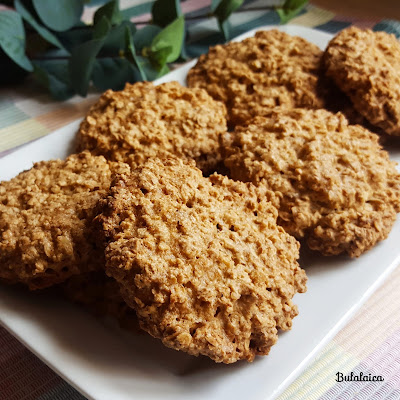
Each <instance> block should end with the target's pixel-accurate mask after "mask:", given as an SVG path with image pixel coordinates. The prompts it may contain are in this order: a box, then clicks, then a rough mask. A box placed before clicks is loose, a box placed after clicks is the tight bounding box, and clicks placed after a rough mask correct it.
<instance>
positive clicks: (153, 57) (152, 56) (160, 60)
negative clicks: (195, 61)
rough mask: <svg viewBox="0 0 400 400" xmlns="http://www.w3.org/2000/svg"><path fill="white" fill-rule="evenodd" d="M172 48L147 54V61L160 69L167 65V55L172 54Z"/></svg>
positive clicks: (168, 47) (163, 48)
mask: <svg viewBox="0 0 400 400" xmlns="http://www.w3.org/2000/svg"><path fill="white" fill-rule="evenodd" d="M172 50H173V49H172V46H167V47H162V48H161V49H160V50H157V51H154V52H153V51H151V52H150V53H149V60H150V61H151V62H152V63H153V64H155V65H156V66H158V67H160V68H162V67H163V66H164V65H165V64H167V60H168V57H169V55H170V54H171V53H172Z"/></svg>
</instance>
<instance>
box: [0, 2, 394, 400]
mask: <svg viewBox="0 0 400 400" xmlns="http://www.w3.org/2000/svg"><path fill="white" fill-rule="evenodd" d="M209 3H210V1H209V0H187V1H185V2H184V3H182V6H183V11H184V12H185V13H190V14H191V15H192V16H198V15H199V14H201V13H202V12H203V13H205V12H204V11H205V10H206V7H208V5H209ZM266 3H268V4H270V2H266V1H265V0H262V1H261V0H247V1H245V5H244V7H243V11H241V12H237V13H235V15H234V16H233V17H232V25H233V28H234V32H235V33H236V34H237V35H239V34H240V33H243V32H245V31H247V30H250V29H252V28H256V27H257V26H262V25H269V24H276V23H277V22H278V20H277V16H276V13H275V12H274V11H272V10H271V9H268V7H266ZM151 4H152V1H150V2H144V1H143V0H121V2H120V5H121V8H123V9H124V10H126V11H127V12H130V11H132V13H136V14H137V12H138V11H140V15H139V16H136V17H134V18H133V19H132V20H133V21H134V22H136V23H138V24H139V25H141V24H142V23H143V22H144V21H147V20H148V19H149V10H150V8H151ZM325 4H328V3H327V2H325ZM393 4H394V3H393ZM93 11H94V9H93V8H88V9H87V10H86V11H85V14H84V18H85V20H87V21H90V20H91V17H92V15H93ZM397 11H398V12H400V6H399V9H398V10H397ZM360 15H365V12H363V13H362V14H361V13H360ZM376 15H379V16H380V15H381V14H380V13H378V14H376ZM383 15H384V14H383ZM290 23H292V24H297V25H303V26H307V27H312V28H317V29H321V30H323V31H326V32H329V33H336V32H338V31H339V30H341V29H343V28H345V27H347V26H350V25H352V24H354V25H357V26H359V27H365V28H373V29H379V30H386V31H388V32H394V33H398V34H400V24H399V23H397V22H396V21H392V20H382V19H380V18H379V19H377V18H365V17H357V16H354V14H352V15H351V16H350V17H349V16H343V15H335V14H334V13H332V12H331V11H328V10H325V9H321V8H318V7H316V6H313V5H309V6H307V8H306V10H305V11H304V12H303V13H302V14H301V15H299V16H297V17H296V18H294V19H293V20H292V21H290ZM189 29H190V30H191V33H192V34H191V38H192V39H191V49H192V52H193V54H201V53H202V52H205V51H207V48H208V46H209V45H211V44H214V42H213V41H215V40H216V37H218V35H216V34H215V33H216V31H217V27H216V24H215V22H214V21H211V20H208V19H204V20H202V19H198V18H194V19H193V20H191V22H190V26H189ZM205 31H206V32H208V33H207V35H206V36H204V32H205ZM202 32H203V33H202ZM97 97H98V94H96V93H92V94H90V95H89V96H88V97H87V98H84V99H82V98H79V97H74V98H72V99H70V100H68V101H66V102H63V103H59V102H55V101H54V100H52V99H51V98H50V97H49V96H48V95H47V94H46V93H44V92H43V91H42V90H41V89H40V88H38V87H37V86H36V85H35V84H34V83H33V82H29V81H28V82H26V83H24V85H23V86H22V85H21V86H17V87H12V88H11V87H10V88H2V89H0V156H4V155H5V154H8V153H11V152H12V151H15V150H16V149H17V148H19V147H20V146H23V145H24V144H25V143H28V142H30V141H32V140H35V139H37V138H39V137H41V136H44V135H46V134H48V133H50V132H52V131H54V130H55V129H58V128H60V127H62V126H64V125H66V124H68V123H69V122H71V121H73V120H75V119H77V118H80V117H82V116H83V115H84V114H85V112H86V111H87V110H88V108H89V107H90V105H91V104H93V102H94V101H95V100H96V99H97ZM399 287H400V266H399V267H398V268H397V269H396V270H395V271H394V272H393V273H392V274H391V275H390V276H389V278H388V279H387V280H386V281H385V283H384V284H383V285H382V286H381V287H380V288H379V289H378V290H377V291H376V292H375V293H374V294H373V295H372V297H371V298H370V299H369V300H368V301H367V302H366V303H365V304H364V306H363V307H362V308H361V309H360V310H359V311H358V312H357V314H356V315H355V316H354V317H353V318H352V319H351V320H350V322H349V323H348V324H347V325H346V326H345V327H344V328H343V329H342V330H341V331H340V332H339V333H338V334H337V335H336V336H335V337H334V338H333V339H332V340H331V341H330V342H329V343H328V344H327V345H326V346H325V348H324V349H323V350H322V351H321V352H320V353H319V354H318V355H317V357H316V358H315V359H314V361H313V362H312V363H311V365H310V366H309V367H308V368H307V369H306V370H305V371H304V372H303V373H302V375H301V376H300V377H299V378H298V379H296V380H295V381H294V382H293V383H292V384H291V385H290V387H289V388H288V389H287V390H286V391H285V392H284V393H283V394H282V395H281V396H280V397H279V400H289V399H290V400H292V399H293V400H300V399H304V400H313V399H329V400H330V399H337V400H339V399H388V400H389V399H390V400H394V399H400V291H399V289H398V288H399ZM338 371H340V372H342V373H344V374H345V375H347V374H350V373H351V372H353V373H354V374H355V375H359V374H360V372H362V373H363V374H364V375H368V374H371V375H381V376H383V377H384V382H336V380H335V379H336V373H337V372H338ZM20 399H24V400H38V399H40V400H45V399H59V400H61V399H72V400H81V399H84V397H83V396H82V395H80V394H79V393H78V392H77V391H76V390H75V389H73V388H72V387H71V386H70V385H69V384H68V383H66V382H65V381H63V380H62V379H61V378H60V377H59V376H58V375H56V374H55V373H54V372H53V371H52V370H50V369H49V368H48V367H47V366H46V365H45V364H43V363H42V362H41V361H40V360H39V359H38V358H37V357H36V356H34V355H33V354H32V353H31V352H30V351H29V350H28V349H26V348H25V347H24V346H23V345H22V344H20V343H19V342H18V341H17V340H16V339H15V338H14V337H12V336H11V335H10V334H9V333H8V332H7V331H6V330H5V329H4V328H2V327H0V400H20Z"/></svg>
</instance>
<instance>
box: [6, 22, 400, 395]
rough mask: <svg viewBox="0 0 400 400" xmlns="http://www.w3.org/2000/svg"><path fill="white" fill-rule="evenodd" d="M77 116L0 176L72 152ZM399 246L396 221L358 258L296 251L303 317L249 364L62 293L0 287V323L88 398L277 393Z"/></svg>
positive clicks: (13, 157) (389, 266) (369, 289)
mask: <svg viewBox="0 0 400 400" xmlns="http://www.w3.org/2000/svg"><path fill="white" fill-rule="evenodd" d="M271 28H273V27H265V28H260V29H271ZM260 29H257V30H260ZM278 29H281V30H283V31H285V32H287V33H289V34H291V35H298V36H301V37H304V38H305V39H307V40H309V41H311V42H313V43H315V44H317V45H318V46H320V47H321V48H322V49H323V48H325V46H326V44H327V43H328V41H329V39H330V38H331V35H328V34H326V33H323V32H320V31H317V30H313V29H309V28H304V27H299V26H293V25H292V26H291V25H287V26H283V27H281V26H280V27H278ZM255 31H256V30H253V31H250V32H248V33H246V34H245V35H242V36H240V37H239V38H237V39H236V40H241V39H244V38H246V37H250V36H252V35H254V32H255ZM194 63H195V61H192V62H190V63H188V64H186V65H185V66H183V67H181V68H179V69H177V70H175V71H173V72H171V73H170V74H168V75H166V76H164V77H163V78H162V79H160V80H158V81H157V83H162V82H166V81H171V80H177V81H179V82H180V83H182V84H185V77H186V74H187V71H188V70H189V69H190V68H191V67H192V66H193V65H194ZM79 122H80V121H75V122H73V123H71V124H69V125H67V126H65V127H64V128H62V129H59V130H58V131H56V132H54V133H53V134H50V135H48V136H46V137H43V138H41V139H39V140H37V141H35V142H33V143H30V144H28V145H26V146H24V147H22V148H21V149H19V150H18V151H16V152H14V153H12V154H10V155H8V156H6V157H4V158H2V159H0V180H6V179H10V178H12V177H13V176H15V175H16V174H18V173H19V172H21V171H23V170H24V169H28V168H30V167H31V166H32V163H33V162H35V161H40V160H48V159H53V158H64V157H66V156H67V155H68V154H70V153H72V152H73V149H74V141H75V134H76V131H77V129H78V126H79ZM388 150H389V152H390V154H391V158H392V159H394V160H396V161H400V151H399V149H397V148H391V149H388ZM398 243H400V222H399V221H397V222H396V224H395V226H394V227H393V230H392V232H391V234H390V236H389V238H388V239H386V240H385V241H383V242H381V243H379V244H378V245H377V246H376V247H374V248H373V249H372V250H370V251H368V252H367V253H365V254H364V255H362V256H361V257H359V258H358V259H354V260H353V259H349V258H347V257H322V256H318V255H315V254H310V253H307V252H305V254H302V257H301V265H302V267H303V268H305V269H306V271H307V275H308V277H309V281H308V291H307V293H305V294H301V295H296V296H295V299H294V301H295V303H297V304H298V306H299V312H300V314H299V316H298V317H296V318H295V320H294V323H293V328H292V330H291V331H289V332H284V333H280V335H279V341H278V343H277V344H276V345H275V346H274V347H273V348H272V350H271V353H270V355H268V356H267V357H258V358H257V359H256V360H255V361H254V362H253V363H252V364H248V363H246V362H238V363H236V364H234V365H220V364H215V363H213V362H212V361H210V360H209V359H206V358H204V357H199V358H195V357H191V356H188V355H186V354H184V353H180V352H176V351H174V350H170V349H167V348H165V347H163V346H162V345H161V344H160V342H159V341H157V340H155V339H153V338H151V337H149V336H148V335H146V334H136V335H133V334H130V333H128V332H125V331H123V330H121V329H119V328H118V327H117V326H116V325H115V324H110V323H106V322H104V321H100V320H97V319H95V318H94V317H92V316H91V315H89V314H87V313H85V312H84V311H83V310H81V309H80V308H78V307H76V306H74V305H72V304H69V303H67V302H64V301H63V300H60V299H58V298H54V297H49V296H47V295H40V294H37V293H29V292H27V291H23V290H17V289H16V288H13V287H4V286H1V287H0V323H1V324H2V325H3V326H4V327H5V328H6V329H8V330H9V331H10V332H11V333H12V334H13V335H14V336H16V337H17V338H18V339H19V340H20V341H21V342H22V343H23V344H24V345H26V346H27V347H28V348H29V349H30V350H32V351H33V352H34V353H35V354H36V355H37V356H38V357H39V358H41V359H42V360H43V361H44V362H45V363H46V364H48V365H49V366H50V367H51V368H52V369H53V370H55V371H56V372H57V373H58V374H59V375H61V376H62V377H63V378H64V379H66V380H67V381H68V382H69V383H71V384H72V385H73V386H74V387H75V388H76V389H77V390H79V391H80V392H81V393H82V394H84V395H85V396H86V397H88V398H89V399H96V400H110V399H113V400H128V399H136V398H137V399H142V398H145V399H147V400H152V399H154V400H159V399H163V400H168V399H171V400H172V399H173V400H187V399H190V400H194V399H202V400H204V399H208V400H213V399H215V400H216V399H221V398H230V399H231V400H236V399H237V400H242V399H244V398H245V399H250V398H251V399H273V398H275V397H276V396H277V395H279V394H280V393H282V392H283V391H284V389H285V388H286V387H287V386H288V385H289V384H290V383H291V382H292V381H293V380H294V379H295V378H296V377H297V376H298V375H299V374H300V373H301V371H303V370H304V368H305V367H306V366H307V365H308V364H309V362H310V361H311V360H312V359H313V357H314V356H315V355H316V353H317V352H318V351H319V350H320V349H321V348H322V347H323V346H324V345H325V344H326V343H327V342H328V341H329V340H330V339H331V338H332V337H333V336H334V335H335V334H336V333H337V332H338V330H339V329H340V328H341V327H343V325H344V324H345V323H346V322H347V321H348V319H349V318H350V317H351V315H352V314H353V313H354V312H355V311H356V310H357V309H358V308H359V307H360V306H361V305H362V304H363V302H364V301H365V300H366V299H367V298H368V297H369V296H370V295H371V294H372V293H373V291H374V290H375V289H376V288H377V287H378V286H379V285H380V284H381V283H382V282H383V280H384V279H385V277H386V276H387V275H388V274H389V273H390V272H391V271H392V270H393V269H394V268H395V267H396V266H397V265H398V264H399V263H400V249H399V246H398ZM303 253H304V252H303ZM334 378H335V377H334V376H332V380H333V379H334Z"/></svg>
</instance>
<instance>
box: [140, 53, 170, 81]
mask: <svg viewBox="0 0 400 400" xmlns="http://www.w3.org/2000/svg"><path fill="white" fill-rule="evenodd" d="M139 59H140V60H141V65H142V68H143V70H144V72H145V73H146V76H147V79H148V80H149V81H155V80H156V79H158V78H161V77H162V76H163V75H165V74H167V73H168V72H169V68H168V65H167V64H164V65H163V66H162V67H161V68H158V67H156V66H154V64H153V63H152V62H151V61H150V60H149V59H148V58H145V57H139Z"/></svg>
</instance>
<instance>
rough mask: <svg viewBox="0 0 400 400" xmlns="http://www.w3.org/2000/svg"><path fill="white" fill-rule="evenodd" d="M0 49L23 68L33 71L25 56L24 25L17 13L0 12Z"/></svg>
mask: <svg viewBox="0 0 400 400" xmlns="http://www.w3.org/2000/svg"><path fill="white" fill-rule="evenodd" d="M0 48H2V49H3V51H4V52H5V53H6V54H7V55H8V57H10V58H11V59H12V60H13V61H14V62H15V63H16V64H18V65H19V66H20V67H21V68H23V69H25V70H26V71H33V65H32V63H31V62H30V61H29V59H28V57H27V56H26V55H25V30H24V24H23V23H22V18H21V16H20V15H19V14H18V13H16V12H15V11H11V10H5V11H1V12H0Z"/></svg>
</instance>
